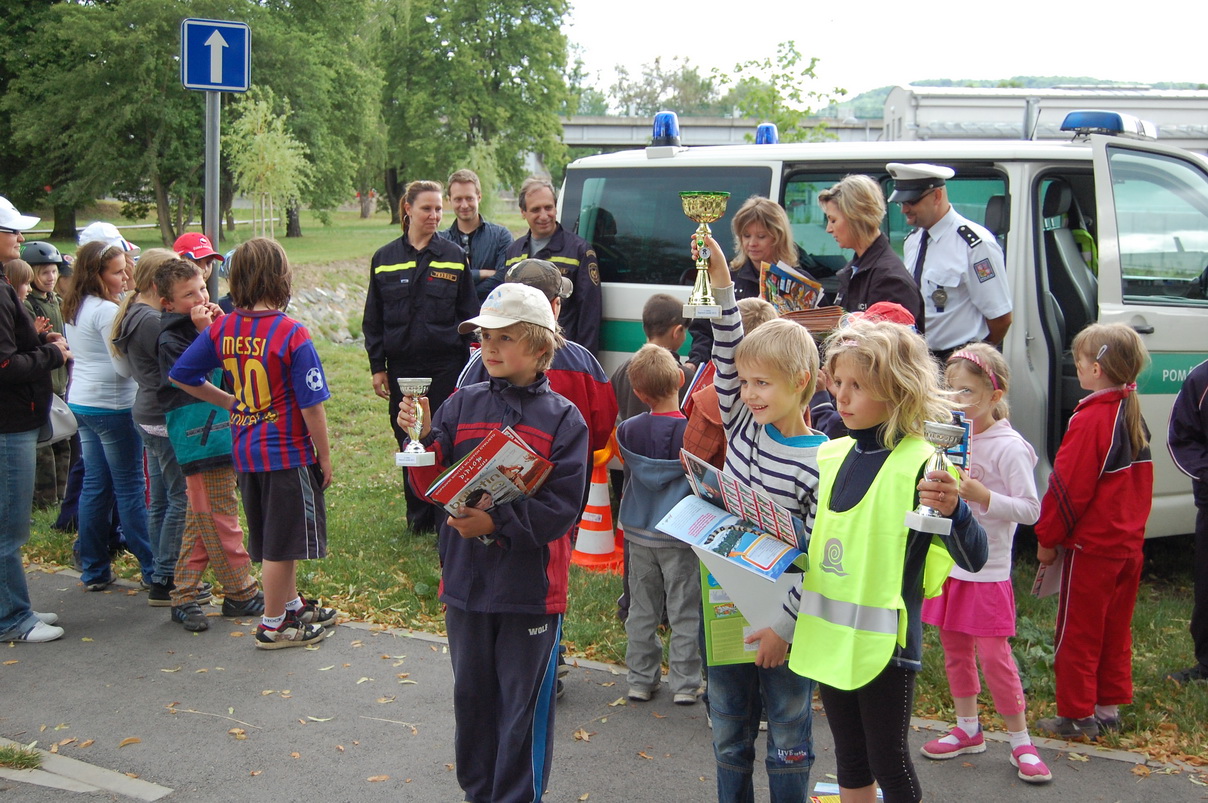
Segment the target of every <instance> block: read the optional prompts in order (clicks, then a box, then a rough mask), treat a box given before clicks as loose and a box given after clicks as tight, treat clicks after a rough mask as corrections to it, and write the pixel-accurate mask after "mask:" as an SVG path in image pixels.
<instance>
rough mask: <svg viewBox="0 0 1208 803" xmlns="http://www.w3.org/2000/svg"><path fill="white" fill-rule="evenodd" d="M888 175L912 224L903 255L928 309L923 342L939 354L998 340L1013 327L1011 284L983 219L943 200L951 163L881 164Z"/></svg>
mask: <svg viewBox="0 0 1208 803" xmlns="http://www.w3.org/2000/svg"><path fill="white" fill-rule="evenodd" d="M885 169H886V170H888V171H889V175H890V176H891V177H892V178H893V180H894V190H893V194H892V195H890V196H889V200H890V202H892V203H900V204H901V205H902V214H903V215H904V216H905V217H906V222H907V223H909V224H910V225H912V226H915V227H916V229H915V231H913V232H911V234H910V235H909V236H907V238H906V242H905V248H904V254H903V260H902V261H903V262H904V263H905V264H906V269H907V270H908V271H910V272H911V273H912V275H913V276H914V280H915V281H916V282H918V285H919V291H920V292H921V293H922V295H923V309H924V313H925V315H926V329H927V335H926V337H927V345H928V346H929V347H930V348H931V351H932V353H934V354H936V355H937V356H938V357H939V358H940V359H941V360H944V359H947V357H948V355H949V354H951V353H952V351H953V350H955V349H956V348H958V347H959V346H962V345H964V344H965V343H968V342H970V341H973V340H984V341H986V342H987V343H990V344H991V345H994V346H998V347H1001V346H1002V341H1003V338H1004V337H1006V334H1007V329H1008V328H1010V326H1011V291H1010V287H1009V286H1008V284H1007V273H1006V268H1005V267H1004V263H1003V253H1002V248H1000V247H999V245H998V241H997V240H995V239H994V235H993V234H991V233H990V231H989V230H988V229H986V228H985V227H984V226H979V225H978V224H976V223H974V222H973V221H971V220H968V219H967V218H964V217H962V216H961V215H959V214H957V212H956V210H955V209H953V208H952V204H950V203H949V202H948V188H947V186H946V185H945V181H946V180H947V179H950V178H952V177H953V176H954V175H956V173H955V171H954V170H953V169H952V168H950V167H943V166H940V165H930V164H900V163H898V162H891V163H890V164H887V165H886V166H885Z"/></svg>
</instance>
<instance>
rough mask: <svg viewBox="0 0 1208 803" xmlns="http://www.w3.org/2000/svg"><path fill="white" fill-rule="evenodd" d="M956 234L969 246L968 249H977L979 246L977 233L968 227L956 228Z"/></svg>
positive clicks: (979, 239) (979, 241) (979, 240)
mask: <svg viewBox="0 0 1208 803" xmlns="http://www.w3.org/2000/svg"><path fill="white" fill-rule="evenodd" d="M956 233H957V234H959V235H960V236H961V237H963V238H965V242H967V243H968V244H969V247H970V248H977V246H979V245H981V237H978V236H977V232H975V231H974V230H973V229H971V228H969V227H968V226H958V227H957V229H956Z"/></svg>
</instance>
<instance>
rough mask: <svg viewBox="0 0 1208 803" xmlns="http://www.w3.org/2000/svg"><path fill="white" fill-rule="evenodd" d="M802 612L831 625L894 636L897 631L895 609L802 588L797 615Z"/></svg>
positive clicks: (896, 613)
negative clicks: (828, 595)
mask: <svg viewBox="0 0 1208 803" xmlns="http://www.w3.org/2000/svg"><path fill="white" fill-rule="evenodd" d="M803 613H804V614H809V615H810V616H816V617H817V618H819V619H821V620H823V621H824V622H830V623H831V624H833V625H838V626H840V627H849V628H851V629H852V630H863V631H865V632H867V633H886V634H890V635H894V636H896V635H897V633H898V611H897V610H896V609H893V608H874V607H872V606H870V605H859V604H857V603H854V602H843V601H841V600H837V599H829V598H827V597H824V596H822V595H821V594H819V593H818V592H817V591H809V590H807V589H802V591H801V607H800V608H799V609H798V616H800V615H801V614H803Z"/></svg>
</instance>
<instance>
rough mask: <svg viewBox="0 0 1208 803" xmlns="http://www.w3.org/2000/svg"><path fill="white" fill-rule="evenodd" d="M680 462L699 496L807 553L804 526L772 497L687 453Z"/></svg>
mask: <svg viewBox="0 0 1208 803" xmlns="http://www.w3.org/2000/svg"><path fill="white" fill-rule="evenodd" d="M680 460H681V461H682V462H683V464H684V468H686V469H687V470H688V484H689V485H691V486H692V492H693V493H695V494H696V495H697V496H699V497H700V498H702V499H704V500H705V501H707V502H710V503H712V504H714V505H716V506H717V507H721V508H725V509H726V510H727V511H728V512H729V513H731V514H733V515H734V516H736V517H737V518H739V519H744V520H745V521H744V523H749V524H752V525H754V526H755V527H756V528H757V529H758V530H760V531H761V532H762V533H763V534H764V535H770V536H772V537H774V538H777V539H779V540H781V541H783V542H784V543H785V544H788V545H789V546H791V547H793V548H794V549H796V550H799V551H802V552H803V551H805V548H806V546H807V543H806V540H807V539H806V538H805V522H803V521H801V519H799V518H797V517H796V516H794V515H793V514H792V513H790V512H789V511H788V510H786V509H785V508H784V507H783V506H781V505H779V504H777V503H776V502H774V501H772V498H771V497H770V496H768V495H767V494H765V493H763V492H762V491H757V490H755V489H754V488H752V487H751V486H749V485H747V484H746V483H744V482H740V481H739V480H738V478H736V477H735V476H734V475H732V474H727V473H726V472H724V471H719V470H717V469H716V468H714V467H713V466H711V465H710V464H708V463H706V462H705V461H704V460H701V459H700V458H699V457H697V456H696V455H694V454H692V453H691V452H689V451H687V450H680Z"/></svg>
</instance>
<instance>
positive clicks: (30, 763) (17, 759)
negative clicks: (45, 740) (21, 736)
mask: <svg viewBox="0 0 1208 803" xmlns="http://www.w3.org/2000/svg"><path fill="white" fill-rule="evenodd" d="M0 767H7V768H8V769H10V770H36V769H40V768H41V767H42V754H41V753H39V752H38V751H37V750H34V749H33V748H32V747H22V746H21V745H19V744H0Z"/></svg>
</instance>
